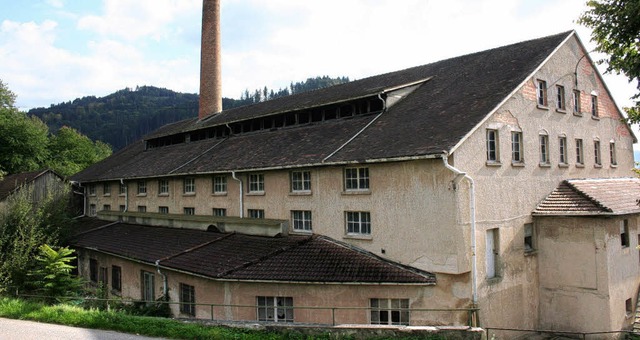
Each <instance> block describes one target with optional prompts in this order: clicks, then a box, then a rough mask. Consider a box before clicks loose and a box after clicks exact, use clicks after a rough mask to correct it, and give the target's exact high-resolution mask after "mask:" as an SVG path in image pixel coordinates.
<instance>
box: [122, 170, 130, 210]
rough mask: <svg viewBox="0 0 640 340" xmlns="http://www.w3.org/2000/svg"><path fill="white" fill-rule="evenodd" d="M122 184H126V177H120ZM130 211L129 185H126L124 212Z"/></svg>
mask: <svg viewBox="0 0 640 340" xmlns="http://www.w3.org/2000/svg"><path fill="white" fill-rule="evenodd" d="M120 185H124V179H123V178H120ZM127 211H129V186H128V185H126V186H125V187H124V211H123V212H127Z"/></svg>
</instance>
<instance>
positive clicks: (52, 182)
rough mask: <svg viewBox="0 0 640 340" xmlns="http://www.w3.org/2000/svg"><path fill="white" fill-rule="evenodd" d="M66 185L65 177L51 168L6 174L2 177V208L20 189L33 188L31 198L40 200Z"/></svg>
mask: <svg viewBox="0 0 640 340" xmlns="http://www.w3.org/2000/svg"><path fill="white" fill-rule="evenodd" d="M64 185H66V184H64V178H63V177H62V176H60V175H58V174H57V173H56V172H55V171H53V170H51V169H45V170H37V171H30V172H22V173H17V174H10V175H6V176H4V177H3V178H2V179H0V208H2V207H3V206H4V205H6V200H7V199H8V198H9V197H10V196H11V195H13V194H15V193H16V192H18V191H19V190H22V189H27V190H33V192H32V193H31V195H32V197H31V199H32V200H33V201H34V202H39V201H41V200H42V199H43V198H44V197H45V196H46V195H47V194H48V193H50V192H51V190H58V189H59V188H60V187H61V186H64Z"/></svg>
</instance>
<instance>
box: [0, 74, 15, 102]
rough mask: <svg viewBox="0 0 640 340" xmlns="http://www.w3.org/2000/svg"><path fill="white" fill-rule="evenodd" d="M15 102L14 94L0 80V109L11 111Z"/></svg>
mask: <svg viewBox="0 0 640 340" xmlns="http://www.w3.org/2000/svg"><path fill="white" fill-rule="evenodd" d="M15 102H16V95H15V93H13V92H11V90H9V87H8V86H7V85H5V83H3V82H2V79H0V109H12V108H13V106H14V105H15Z"/></svg>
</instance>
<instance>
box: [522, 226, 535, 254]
mask: <svg viewBox="0 0 640 340" xmlns="http://www.w3.org/2000/svg"><path fill="white" fill-rule="evenodd" d="M534 250H535V247H534V246H533V223H527V224H525V225H524V252H525V253H530V252H532V251H534Z"/></svg>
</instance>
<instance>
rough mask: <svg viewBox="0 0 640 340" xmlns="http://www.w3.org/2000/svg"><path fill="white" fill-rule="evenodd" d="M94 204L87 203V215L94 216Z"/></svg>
mask: <svg viewBox="0 0 640 340" xmlns="http://www.w3.org/2000/svg"><path fill="white" fill-rule="evenodd" d="M96 213H97V212H96V205H95V204H89V216H96Z"/></svg>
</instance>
